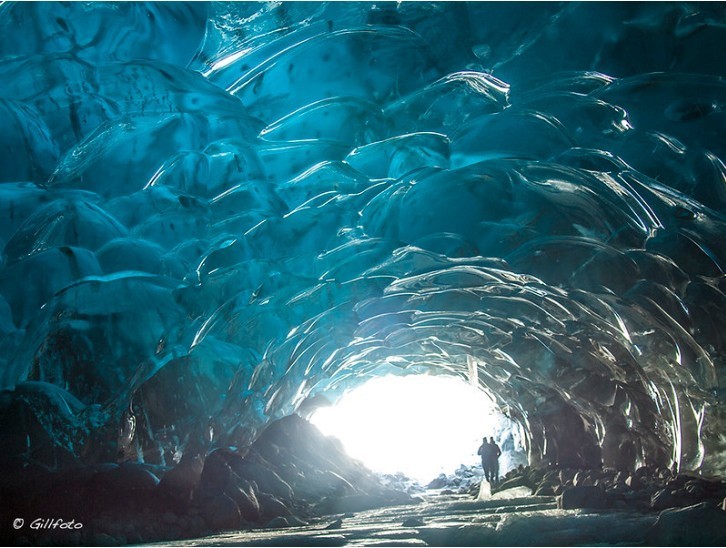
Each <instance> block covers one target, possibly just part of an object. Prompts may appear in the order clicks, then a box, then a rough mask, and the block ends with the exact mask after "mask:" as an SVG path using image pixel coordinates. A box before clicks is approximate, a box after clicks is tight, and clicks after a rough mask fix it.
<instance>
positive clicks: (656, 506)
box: [0, 416, 726, 546]
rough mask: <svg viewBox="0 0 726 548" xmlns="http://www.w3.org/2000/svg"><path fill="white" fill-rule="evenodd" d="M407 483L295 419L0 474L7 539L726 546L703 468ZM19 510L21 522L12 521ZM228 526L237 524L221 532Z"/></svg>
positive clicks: (720, 506) (723, 485)
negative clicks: (142, 456) (243, 433)
mask: <svg viewBox="0 0 726 548" xmlns="http://www.w3.org/2000/svg"><path fill="white" fill-rule="evenodd" d="M412 487H415V486H412V484H411V483H410V482H407V481H406V478H403V477H387V478H380V477H378V476H375V475H374V474H372V473H371V472H370V471H368V470H366V469H365V468H364V467H362V466H361V464H360V463H358V462H357V461H354V460H352V459H350V458H349V457H347V455H345V453H344V452H343V451H342V449H341V447H340V446H339V445H338V444H337V442H336V441H334V440H331V439H329V438H326V437H324V436H322V435H321V434H320V433H319V432H318V431H317V430H316V429H315V428H314V427H312V426H311V425H310V424H309V423H307V422H306V421H304V420H303V419H301V418H300V417H298V416H291V417H287V418H286V419H283V420H281V421H278V422H276V423H274V424H272V425H271V426H270V427H269V428H268V429H267V430H266V431H265V432H264V434H263V435H262V436H261V437H260V438H259V439H258V441H257V442H255V444H253V445H252V446H251V447H249V448H245V449H244V450H232V449H227V448H225V449H217V450H214V451H212V452H211V453H209V454H208V455H207V456H206V458H204V459H202V458H201V457H194V458H186V459H182V460H181V462H180V463H179V464H178V465H176V466H175V467H173V468H162V467H155V466H148V465H143V464H138V463H131V462H125V463H122V464H115V463H107V464H103V465H97V466H92V467H78V468H74V469H71V470H67V471H64V472H62V473H54V472H50V471H47V470H41V469H33V468H32V467H26V468H23V469H18V470H8V471H7V473H6V474H4V475H3V476H2V480H1V481H0V519H1V522H2V538H0V540H2V541H3V542H4V543H6V544H9V545H125V544H137V543H151V542H167V543H168V542H171V543H174V544H178V543H182V542H183V539H197V540H194V541H189V543H192V544H195V543H201V544H215V543H216V544H241V545H244V544H247V545H321V546H322V545H345V544H363V545H373V544H383V545H438V546H447V545H453V546H464V545H582V544H603V545H613V544H621V545H622V544H626V545H648V544H650V545H723V544H726V519H725V518H726V512H725V507H724V505H725V504H726V502H725V501H724V499H725V498H726V482H725V481H724V480H721V479H717V478H705V477H701V476H698V475H696V474H688V473H680V474H676V473H672V472H671V471H669V470H667V469H662V468H641V469H639V470H637V471H632V472H626V471H615V470H576V469H560V468H558V467H556V466H551V467H539V468H535V467H520V469H517V470H514V471H511V472H509V473H508V474H507V475H506V476H505V477H504V478H502V481H501V483H500V484H499V485H498V486H497V487H494V488H492V489H491V495H492V496H491V497H490V496H489V494H488V493H487V495H486V496H485V497H483V498H482V497H480V496H479V495H480V476H479V474H478V470H475V469H471V468H466V467H461V468H460V469H459V470H457V471H456V473H455V474H453V475H451V476H440V477H439V478H437V479H436V480H434V481H433V482H432V483H431V484H430V485H429V486H428V487H429V489H428V490H427V491H426V492H425V493H423V492H422V493H421V496H411V495H410V494H409V493H411V492H414V491H415V489H413V488H412ZM406 491H408V492H409V493H407V492H406ZM419 491H420V490H419ZM484 491H485V492H486V491H487V490H486V489H485V490H484ZM414 494H415V493H414ZM386 508H387V509H386ZM18 518H21V519H23V520H24V525H23V527H22V528H20V529H17V530H16V529H14V528H13V522H14V520H16V519H18ZM37 518H46V519H47V518H53V519H58V518H60V519H61V520H64V524H68V523H69V522H71V520H74V523H75V524H78V523H82V524H83V527H82V528H79V529H61V528H59V527H56V528H51V526H48V525H47V522H42V523H43V527H42V528H35V529H33V528H31V524H32V523H33V522H34V520H36V519H37ZM525 518H526V524H527V525H526V527H524V525H523V523H524V522H522V521H521V520H522V519H525ZM36 523H37V522H36ZM611 529H619V530H620V533H618V534H615V533H614V532H613V531H612V530H611ZM526 530H528V531H530V533H526V532H523V531H526ZM222 531H229V532H228V533H223V534H222V535H221V536H220V532H222ZM531 531H539V533H537V534H532V533H531ZM200 538H201V539H202V540H199V539H200Z"/></svg>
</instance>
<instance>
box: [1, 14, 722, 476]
mask: <svg viewBox="0 0 726 548" xmlns="http://www.w3.org/2000/svg"><path fill="white" fill-rule="evenodd" d="M0 27H1V28H0V82H2V84H0V124H2V128H3V131H2V132H1V134H0V155H2V161H0V183H2V184H0V248H2V259H1V262H0V345H2V352H0V372H1V375H0V379H1V380H2V387H4V388H5V389H6V391H5V392H3V393H2V397H1V399H0V424H2V428H3V437H4V438H5V439H4V446H5V447H7V448H8V449H7V450H6V451H7V455H8V456H9V457H10V458H11V459H20V460H21V461H28V460H30V461H35V462H42V463H44V464H49V465H53V466H55V465H63V464H67V463H69V462H71V461H73V460H76V459H81V460H84V461H86V462H94V461H102V460H108V459H112V458H114V457H115V455H116V454H117V453H118V452H119V451H120V452H123V453H125V454H127V455H130V454H138V455H139V456H141V457H142V458H143V459H144V460H145V461H147V462H154V463H171V462H172V460H175V459H178V458H179V457H180V456H181V454H182V453H183V452H184V451H185V449H186V448H187V447H188V446H189V444H192V445H194V444H198V443H216V444H244V443H247V442H249V441H250V440H252V439H253V438H254V437H255V435H256V433H257V432H259V430H260V429H261V428H263V427H264V426H265V424H267V423H268V422H269V421H270V420H272V419H275V418H279V417H282V416H284V415H286V414H289V413H290V412H292V411H294V410H295V409H297V408H298V406H300V405H301V404H302V403H303V402H304V401H305V400H306V398H310V397H312V396H315V395H318V394H324V395H326V396H327V397H329V398H335V397H336V396H337V395H339V394H340V393H342V391H343V390H345V389H346V388H348V387H351V386H353V385H355V383H357V382H359V381H361V380H365V379H366V378H369V377H371V376H376V375H382V374H386V373H391V372H401V373H414V372H429V373H435V374H454V375H460V376H463V377H468V378H472V379H475V380H476V381H477V382H478V383H479V384H480V386H481V387H482V389H484V390H486V391H488V392H490V393H491V394H492V395H493V396H494V397H495V398H496V400H497V402H498V405H499V406H500V408H501V409H502V411H504V412H505V413H507V414H508V415H509V416H510V417H511V418H512V419H513V420H514V421H516V423H517V424H519V425H520V426H521V429H522V431H523V433H524V436H525V440H526V444H527V449H528V451H529V454H530V458H531V459H532V460H533V461H537V460H539V459H545V460H553V461H558V462H560V463H562V464H577V465H592V464H595V463H597V462H599V461H600V460H601V459H602V460H604V462H605V464H607V465H609V466H633V465H636V464H643V463H658V464H662V465H666V466H670V465H672V464H676V465H678V466H683V467H688V468H693V467H698V466H700V465H702V464H704V465H705V466H706V468H709V467H710V469H711V470H715V471H723V468H721V467H722V466H723V465H722V462H723V460H722V459H721V456H722V455H723V454H724V447H726V442H725V441H724V439H723V436H722V434H720V417H721V416H722V415H723V407H722V405H723V404H722V403H721V398H722V396H723V390H722V389H721V388H720V383H721V382H722V381H721V379H722V378H723V374H724V369H723V368H724V360H723V355H724V349H725V343H726V341H724V335H723V333H724V327H725V326H726V298H725V297H724V291H725V290H726V280H725V279H724V265H725V264H726V246H725V245H724V237H725V236H726V218H725V217H724V212H725V211H726V175H725V174H726V170H725V169H724V165H723V162H722V158H724V154H725V152H726V151H725V150H724V147H725V143H726V141H725V140H724V122H725V118H724V116H725V115H724V102H725V101H726V91H725V88H724V82H723V77H722V73H723V58H722V53H723V48H724V45H725V44H726V39H725V36H726V35H725V34H724V32H725V31H724V13H723V6H722V5H720V4H719V3H713V4H688V3H668V4H660V3H655V4H653V3H643V4H640V3H626V4H611V3H604V4H594V5H593V4H587V3H586V4H570V3H567V4H564V5H561V4H537V5H535V6H527V8H526V9H523V8H522V6H521V5H519V4H508V3H496V4H488V3H472V4H464V3H457V2H451V3H448V2H447V3H424V2H421V3H418V2H417V3H410V4H409V3H402V4H395V3H391V4H388V3H382V4H367V3H366V4H364V3H345V2H342V3H338V2H336V3H330V4H326V3H285V2H276V3H239V4H205V3H193V4H177V3H158V4H156V3H155V4H145V3H119V4H101V3H89V4H86V3H30V4H25V3H17V4H16V3H4V4H2V5H1V6H0Z"/></svg>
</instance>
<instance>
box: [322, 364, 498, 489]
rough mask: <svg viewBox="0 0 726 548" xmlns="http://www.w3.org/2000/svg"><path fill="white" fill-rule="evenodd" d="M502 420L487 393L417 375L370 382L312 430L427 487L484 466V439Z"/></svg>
mask: <svg viewBox="0 0 726 548" xmlns="http://www.w3.org/2000/svg"><path fill="white" fill-rule="evenodd" d="M499 417H500V415H499V413H497V412H496V411H495V408H494V406H493V404H492V402H491V400H490V399H489V398H488V397H487V396H486V395H485V394H484V393H483V392H482V391H480V390H478V389H476V388H473V387H472V386H471V385H469V384H467V383H466V382H464V381H462V380H460V379H458V378H455V377H442V376H428V375H409V376H404V377H396V376H387V377H380V378H377V379H373V380H371V381H368V382H367V383H365V384H364V385H362V386H360V387H358V388H356V389H355V390H352V391H351V392H349V393H347V394H346V395H345V396H343V398H341V400H340V401H339V402H338V404H337V405H335V406H333V407H326V408H322V409H319V410H318V411H316V412H315V414H314V415H313V416H312V418H311V422H312V423H313V424H315V425H316V426H317V427H318V428H319V429H320V430H321V431H322V432H323V433H324V434H326V435H332V436H335V437H337V438H339V439H340V440H341V441H342V442H343V445H344V446H345V448H346V451H347V452H348V454H349V455H350V456H352V457H353V458H356V459H358V460H360V461H362V462H363V464H365V465H366V466H367V467H368V468H370V469H371V470H373V471H375V472H379V473H396V472H403V473H405V474H406V475H407V476H409V477H411V478H415V479H418V480H420V481H423V482H427V481H429V480H431V479H433V478H434V477H436V476H437V475H438V474H440V473H441V472H444V473H452V472H453V471H454V470H455V469H456V468H457V467H458V466H459V465H460V464H462V463H463V464H475V463H477V462H478V457H477V455H476V450H477V448H478V447H479V444H480V443H481V438H482V436H484V435H487V436H488V435H492V434H493V433H494V432H493V429H494V428H495V426H496V424H497V422H498V419H499Z"/></svg>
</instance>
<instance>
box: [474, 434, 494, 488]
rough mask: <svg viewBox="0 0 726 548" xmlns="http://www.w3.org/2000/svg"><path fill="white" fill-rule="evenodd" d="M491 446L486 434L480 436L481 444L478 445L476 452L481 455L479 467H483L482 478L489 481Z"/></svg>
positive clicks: (490, 479)
mask: <svg viewBox="0 0 726 548" xmlns="http://www.w3.org/2000/svg"><path fill="white" fill-rule="evenodd" d="M492 453H493V449H492V446H491V445H490V444H489V442H488V441H487V438H486V436H484V437H483V438H482V444H481V445H480V446H479V449H478V450H477V452H476V454H477V455H480V456H481V467H482V468H483V469H484V478H485V479H486V480H487V481H488V482H489V483H491V482H492V478H493V473H492Z"/></svg>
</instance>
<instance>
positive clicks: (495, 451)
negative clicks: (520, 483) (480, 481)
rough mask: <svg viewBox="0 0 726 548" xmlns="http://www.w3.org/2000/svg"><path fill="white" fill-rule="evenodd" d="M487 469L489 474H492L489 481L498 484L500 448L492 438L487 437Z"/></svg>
mask: <svg viewBox="0 0 726 548" xmlns="http://www.w3.org/2000/svg"><path fill="white" fill-rule="evenodd" d="M489 448H490V449H489V459H490V460H489V470H490V474H491V476H492V479H491V483H492V485H498V484H499V457H500V456H501V454H502V450H501V449H499V446H498V445H497V443H496V442H495V441H494V438H492V437H490V438H489Z"/></svg>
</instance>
